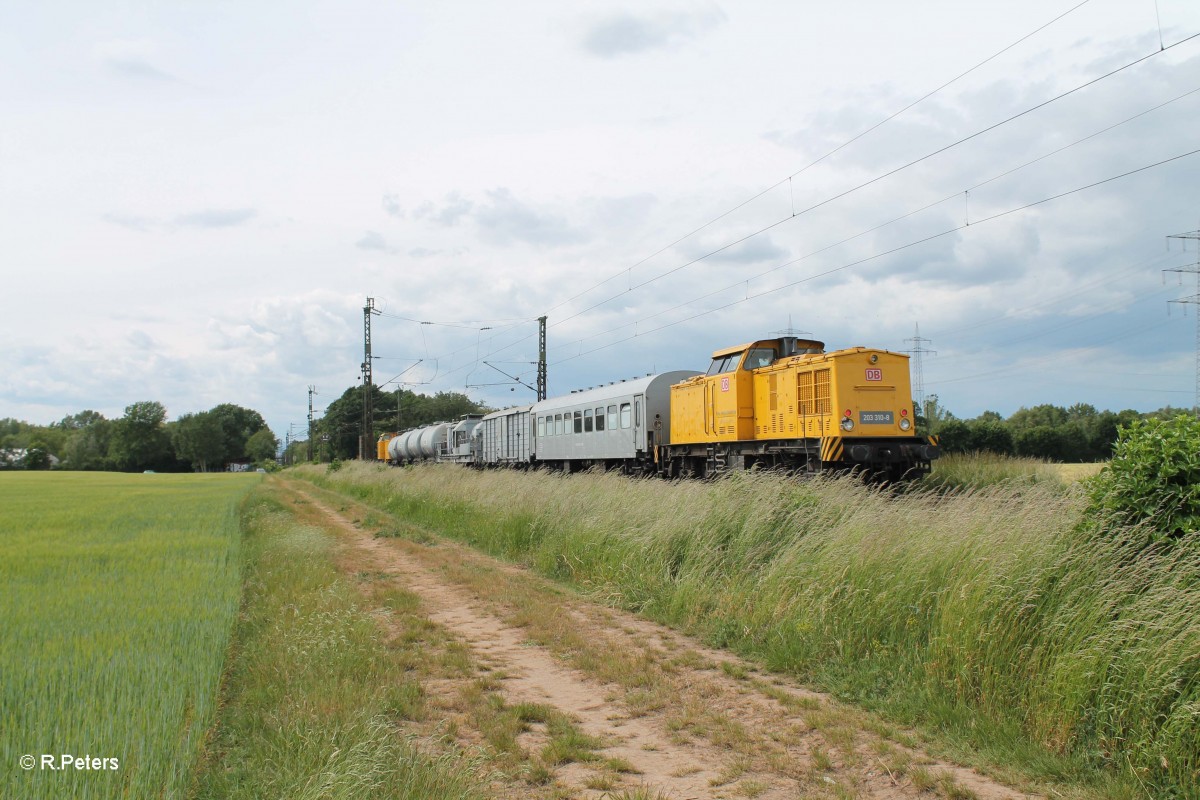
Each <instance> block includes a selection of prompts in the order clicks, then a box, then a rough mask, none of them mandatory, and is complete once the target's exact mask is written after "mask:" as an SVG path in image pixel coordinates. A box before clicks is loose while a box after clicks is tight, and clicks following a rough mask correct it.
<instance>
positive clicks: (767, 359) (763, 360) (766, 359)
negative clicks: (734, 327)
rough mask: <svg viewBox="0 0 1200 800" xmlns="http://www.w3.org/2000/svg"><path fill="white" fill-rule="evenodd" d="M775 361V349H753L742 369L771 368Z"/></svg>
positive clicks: (747, 355)
mask: <svg viewBox="0 0 1200 800" xmlns="http://www.w3.org/2000/svg"><path fill="white" fill-rule="evenodd" d="M774 361H775V348H773V347H752V348H750V352H749V353H747V354H746V363H745V364H743V365H742V369H758V368H759V367H769V366H770V365H771V364H772V363H773V362H774Z"/></svg>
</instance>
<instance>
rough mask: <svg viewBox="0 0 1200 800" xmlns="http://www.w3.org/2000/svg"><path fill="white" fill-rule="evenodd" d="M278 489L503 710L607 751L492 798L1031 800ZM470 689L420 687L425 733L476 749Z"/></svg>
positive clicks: (901, 736)
mask: <svg viewBox="0 0 1200 800" xmlns="http://www.w3.org/2000/svg"><path fill="white" fill-rule="evenodd" d="M289 488H290V489H291V490H292V491H294V492H296V494H297V495H299V496H300V497H302V498H303V500H305V501H306V502H307V503H308V504H311V506H310V507H311V508H312V509H313V512H314V514H313V517H314V518H315V519H319V520H320V522H321V524H323V525H325V526H326V527H329V528H331V529H333V530H336V531H337V532H338V533H339V537H340V539H341V541H342V542H343V545H344V550H343V553H342V557H341V564H342V567H343V569H345V570H346V571H347V572H348V573H350V574H360V575H361V574H372V575H375V576H377V577H378V578H379V579H380V580H383V581H386V582H391V583H393V584H394V585H395V586H397V587H399V588H403V589H405V590H407V591H410V592H413V593H415V594H416V595H418V596H419V597H420V600H421V608H422V612H423V613H424V615H425V616H427V617H428V619H429V620H430V621H432V622H433V623H435V624H436V625H438V626H441V627H442V628H444V629H445V630H446V631H447V632H448V633H449V634H450V635H451V636H452V637H454V638H456V639H457V640H459V641H460V642H462V643H463V644H464V645H466V646H467V647H468V648H469V650H470V652H471V654H472V655H473V658H474V662H475V663H476V664H477V665H478V669H479V671H480V672H482V673H483V674H488V675H492V676H496V677H498V678H499V680H498V681H496V685H497V687H498V689H497V691H498V692H499V694H500V695H501V696H502V697H503V700H504V702H505V703H507V704H510V705H515V704H517V703H537V704H544V705H549V706H553V707H554V708H556V709H558V710H560V711H562V712H563V713H565V714H566V715H567V716H568V717H570V718H571V719H573V720H574V721H575V723H576V725H577V726H578V728H580V729H581V730H582V731H583V732H584V733H586V734H588V735H589V736H591V737H595V738H597V739H598V740H600V742H601V743H602V746H601V748H600V749H599V751H598V753H597V755H598V756H599V757H600V758H599V759H597V760H595V761H589V762H572V763H566V764H559V765H556V766H555V767H554V770H553V774H552V783H551V784H550V785H548V786H545V785H543V786H534V785H530V784H528V783H526V782H524V781H522V780H521V779H520V778H519V777H517V776H513V775H507V776H505V775H492V776H491V778H490V783H491V786H492V788H493V790H494V791H495V794H496V795H497V796H501V797H579V798H601V797H605V796H609V797H621V796H622V794H621V793H622V792H623V791H625V790H635V789H637V788H639V787H641V788H642V789H645V790H648V792H647V793H646V794H645V795H644V796H646V797H660V798H673V799H674V800H685V798H732V797H760V798H767V799H774V798H796V797H863V798H892V797H927V798H928V797H937V796H941V797H951V798H954V797H959V798H971V797H977V798H981V799H987V800H990V799H991V798H1025V797H1032V796H1033V795H1029V794H1025V793H1023V792H1020V791H1017V790H1014V789H1011V788H1008V787H1006V786H1003V785H1001V784H1000V783H997V782H996V781H995V780H993V779H991V778H989V777H986V776H984V775H981V774H979V773H978V772H976V771H974V770H971V769H967V768H963V767H960V766H956V765H952V764H948V763H944V762H940V761H937V760H935V759H931V758H928V757H927V756H926V755H925V754H924V753H923V752H921V750H920V747H919V744H918V743H917V741H916V739H915V738H914V737H913V736H912V735H911V733H909V732H905V731H899V730H895V729H894V728H891V727H890V726H888V725H886V724H884V723H881V722H879V721H878V720H876V719H874V718H872V717H870V716H869V715H867V714H865V713H863V712H861V711H858V710H856V709H853V708H849V707H846V706H843V705H841V704H839V703H838V702H837V701H835V700H833V699H831V698H829V697H827V696H824V695H821V694H819V693H816V692H813V691H811V690H808V689H806V688H804V687H802V686H799V685H797V684H795V683H793V682H791V681H788V680H786V679H781V678H779V677H778V676H774V675H767V674H764V673H762V672H760V671H758V670H756V669H755V667H754V666H753V665H751V664H749V663H746V662H743V661H741V660H739V659H737V658H735V657H733V656H731V655H730V654H728V653H725V652H721V651H715V650H712V649H709V648H705V647H704V646H702V645H700V644H698V643H697V642H695V641H694V640H691V639H689V638H687V637H684V636H681V635H680V634H678V633H675V632H674V631H672V630H670V629H668V628H665V627H662V626H659V625H656V624H653V623H650V622H647V621H646V620H643V619H640V618H638V617H636V616H634V615H630V614H626V613H623V612H620V611H615V610H613V609H611V608H608V607H606V606H602V605H598V604H595V603H591V602H589V601H587V600H584V599H581V598H579V597H577V596H575V595H572V594H569V593H567V592H564V591H563V590H562V589H561V588H558V587H555V586H554V585H552V584H549V583H548V582H546V581H544V580H542V579H541V578H539V577H537V576H534V575H532V574H531V573H529V572H528V571H526V570H524V569H521V568H518V567H514V566H512V565H508V564H504V563H502V562H498V561H496V560H494V559H491V558H488V557H487V556H484V555H481V554H479V553H478V552H476V551H473V550H470V549H467V548H464V547H461V546H459V545H456V544H454V543H451V542H448V541H446V540H444V539H437V538H436V537H432V536H431V535H429V537H430V538H428V543H418V542H415V541H410V540H408V539H401V538H377V537H376V536H375V531H373V530H372V529H371V526H370V525H369V524H364V523H363V522H361V521H360V519H368V518H369V514H368V513H367V512H366V510H365V509H363V508H358V507H355V506H354V504H352V503H351V502H350V501H348V500H346V501H341V500H339V501H333V500H331V499H329V498H327V497H326V498H324V499H322V498H320V497H318V496H316V493H315V492H314V491H312V490H311V489H310V488H308V487H305V486H303V485H298V484H295V483H290V484H289ZM334 506H337V509H342V510H337V509H335V508H334ZM418 538H422V539H423V538H427V536H426V534H422V536H420V537H418ZM472 679H473V678H471V677H447V678H443V679H440V680H438V681H436V682H433V683H431V684H430V685H428V686H427V692H428V694H429V696H430V701H431V704H432V706H433V707H434V708H435V709H439V710H440V711H439V713H441V714H442V715H443V716H444V717H445V719H441V720H435V721H436V722H438V723H439V724H440V723H444V722H446V721H447V720H449V719H452V720H453V723H454V724H453V726H452V730H454V731H455V736H456V737H457V738H458V739H459V744H460V745H461V746H463V747H465V748H470V747H472V746H478V745H479V743H480V741H481V737H480V736H479V735H478V733H477V732H474V731H472V729H471V722H470V720H471V717H470V714H464V713H462V709H461V707H460V706H456V704H455V703H454V702H453V701H451V700H450V698H452V697H454V696H456V695H458V694H459V693H460V689H462V684H464V683H466V682H468V681H470V680H472ZM546 738H547V737H546V733H545V732H544V731H543V730H541V729H540V728H539V727H538V726H536V725H535V726H531V729H530V730H528V731H527V732H525V733H523V734H522V736H521V737H520V742H519V743H520V746H521V747H522V748H523V749H525V750H527V751H529V752H536V751H537V750H538V749H539V748H540V747H541V746H542V745H543V744H544V743H545V741H546ZM613 764H619V765H620V767H619V768H618V769H614V768H613V766H612V765H613ZM606 765H607V766H606ZM631 796H632V795H631Z"/></svg>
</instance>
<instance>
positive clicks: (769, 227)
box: [551, 33, 1200, 327]
mask: <svg viewBox="0 0 1200 800" xmlns="http://www.w3.org/2000/svg"><path fill="white" fill-rule="evenodd" d="M1198 37H1200V33H1195V34H1192V35H1191V36H1188V37H1186V38H1184V39H1181V40H1179V41H1177V42H1175V43H1173V44H1171V45H1168V46H1166V47H1165V48H1163V49H1161V50H1155V51H1154V52H1152V53H1148V54H1147V55H1144V56H1142V57H1140V58H1137V59H1134V60H1133V61H1130V62H1128V63H1126V64H1124V65H1122V66H1120V67H1117V68H1115V69H1113V70H1110V71H1108V72H1106V73H1104V74H1103V75H1100V76H1097V77H1095V78H1092V79H1090V80H1088V81H1085V82H1084V83H1081V84H1079V85H1077V86H1075V87H1073V88H1071V89H1068V90H1067V91H1065V92H1062V93H1060V94H1057V95H1055V96H1054V97H1051V98H1049V99H1047V100H1044V101H1042V102H1040V103H1037V104H1035V105H1033V106H1030V107H1029V108H1026V109H1024V110H1023V111H1019V112H1017V113H1016V114H1013V115H1012V116H1009V117H1007V118H1005V119H1003V120H1000V121H998V122H995V123H993V124H991V125H988V126H987V127H985V128H981V129H980V130H977V131H975V132H974V133H971V134H968V135H967V136H964V137H963V138H961V139H958V140H957V141H954V142H951V143H950V144H947V145H945V146H943V147H940V148H938V149H936V150H934V151H932V152H930V153H926V154H925V155H923V156H921V157H919V158H916V159H913V160H912V161H909V162H907V163H905V164H902V165H900V166H898V167H894V168H892V169H890V170H888V171H886V172H884V173H882V174H880V175H876V176H875V177H874V178H871V179H870V180H867V181H864V182H862V183H860V184H858V185H856V186H853V187H851V188H849V189H846V190H844V191H842V192H839V193H837V194H835V195H833V196H831V197H828V198H826V199H824V200H822V201H820V202H818V203H814V204H813V205H811V206H809V207H808V208H805V209H802V210H800V211H793V212H792V213H791V214H790V215H789V216H784V217H782V218H779V219H777V220H776V221H774V222H772V223H770V224H768V225H765V226H763V227H761V228H759V229H757V230H755V231H753V232H751V233H748V234H746V235H744V236H740V237H739V238H737V239H735V240H733V241H731V242H728V243H726V244H724V245H722V246H720V247H718V248H715V249H713V250H710V251H709V252H706V253H704V254H703V255H700V256H697V257H695V258H692V259H689V260H687V261H685V262H683V263H682V264H679V265H677V266H675V267H672V268H671V269H668V270H666V271H664V272H661V273H659V274H658V275H655V276H654V277H651V278H648V279H646V280H644V281H642V282H641V283H638V284H632V283H631V284H630V286H629V288H627V289H625V290H624V291H621V292H618V293H616V294H614V295H610V296H609V297H606V298H605V299H603V300H600V301H598V302H595V303H593V304H591V305H590V306H587V307H586V308H583V309H581V310H580V311H577V312H575V313H574V314H570V315H568V316H566V317H561V318H558V319H556V320H555V322H554V323H553V324H552V325H551V327H557V326H558V325H562V324H564V323H566V322H568V321H570V320H572V319H575V318H576V317H579V316H582V315H583V314H586V313H588V312H590V311H594V310H595V309H597V308H599V307H601V306H603V305H606V304H608V303H610V302H612V301H613V300H616V299H617V298H618V297H622V296H624V295H626V294H629V293H630V292H633V291H636V290H637V289H641V288H643V287H645V286H649V285H650V284H652V283H655V282H656V281H659V280H662V279H663V278H665V277H667V276H669V275H674V274H675V273H677V272H679V271H680V270H683V269H686V268H688V267H690V266H692V265H694V264H698V263H700V262H701V261H704V260H706V259H708V258H711V257H712V256H714V255H717V254H719V253H722V252H724V251H725V250H728V249H729V248H731V247H734V246H736V245H738V244H741V243H743V242H746V241H748V240H750V239H753V238H754V237H756V236H760V235H762V234H764V233H767V232H768V231H770V230H773V229H774V228H777V227H779V226H780V225H783V224H785V223H787V222H791V221H792V220H794V219H797V218H799V217H802V216H804V215H806V214H808V213H810V212H812V211H816V210H817V209H819V208H822V207H824V206H826V205H829V204H830V203H833V202H835V201H837V200H840V199H842V198H844V197H848V196H849V195H851V194H853V193H855V192H857V191H860V190H862V189H865V188H867V187H868V186H872V185H874V184H876V183H878V182H880V181H882V180H885V179H887V178H890V177H892V176H893V175H896V174H898V173H900V172H903V171H904V170H907V169H910V168H912V167H914V166H916V165H918V164H920V163H922V162H924V161H928V160H929V159H931V158H933V157H935V156H938V155H941V154H943V153H946V152H949V151H950V150H952V149H954V148H956V147H958V146H960V145H962V144H965V143H967V142H969V141H972V140H974V139H977V138H978V137H980V136H983V135H984V134H986V133H989V132H991V131H994V130H996V129H998V128H1000V127H1002V126H1004V125H1007V124H1009V123H1012V122H1014V121H1016V120H1018V119H1020V118H1022V117H1024V116H1027V115H1029V114H1031V113H1033V112H1034V111H1038V110H1039V109H1042V108H1045V107H1046V106H1049V105H1051V104H1052V103H1055V102H1057V101H1059V100H1062V99H1064V98H1066V97H1069V96H1071V95H1073V94H1075V93H1077V92H1080V91H1082V90H1084V89H1086V88H1088V87H1090V86H1093V85H1095V84H1097V83H1099V82H1100V81H1103V80H1106V79H1108V78H1111V77H1113V76H1114V75H1118V74H1120V73H1121V72H1124V71H1125V70H1127V69H1131V68H1133V67H1135V66H1137V65H1139V64H1141V63H1143V62H1145V61H1147V60H1148V59H1151V58H1154V57H1155V56H1157V55H1160V54H1161V53H1164V52H1166V51H1168V50H1171V49H1172V48H1175V47H1178V46H1180V45H1182V44H1185V43H1187V42H1190V41H1192V40H1193V39H1196V38H1198ZM998 177H1000V176H998ZM993 180H994V179H993ZM782 183H783V181H781V182H780V184H782ZM780 184H776V186H778V185H780ZM973 188H974V187H973ZM968 191H969V190H968ZM958 194H960V192H956V193H955V194H954V196H958ZM710 224H711V223H710ZM684 238H685V239H686V238H687V237H684ZM679 241H683V240H682V239H681V240H679ZM660 252H661V251H660ZM620 274H624V271H622V273H620ZM605 282H607V281H605ZM598 285H602V284H598ZM593 288H595V287H593ZM589 291H590V290H589ZM562 305H563V304H562V303H560V304H559V305H558V306H554V308H559V307H561V306H562Z"/></svg>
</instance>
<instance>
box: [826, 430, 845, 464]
mask: <svg viewBox="0 0 1200 800" xmlns="http://www.w3.org/2000/svg"><path fill="white" fill-rule="evenodd" d="M841 460H842V437H840V436H828V437H826V438H824V439H822V440H821V461H823V462H825V463H826V464H828V463H829V462H831V461H841Z"/></svg>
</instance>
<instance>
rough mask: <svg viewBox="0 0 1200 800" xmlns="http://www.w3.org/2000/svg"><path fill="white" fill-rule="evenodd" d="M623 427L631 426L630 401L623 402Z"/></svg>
mask: <svg viewBox="0 0 1200 800" xmlns="http://www.w3.org/2000/svg"><path fill="white" fill-rule="evenodd" d="M621 427H622V428H628V427H629V403H621Z"/></svg>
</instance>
